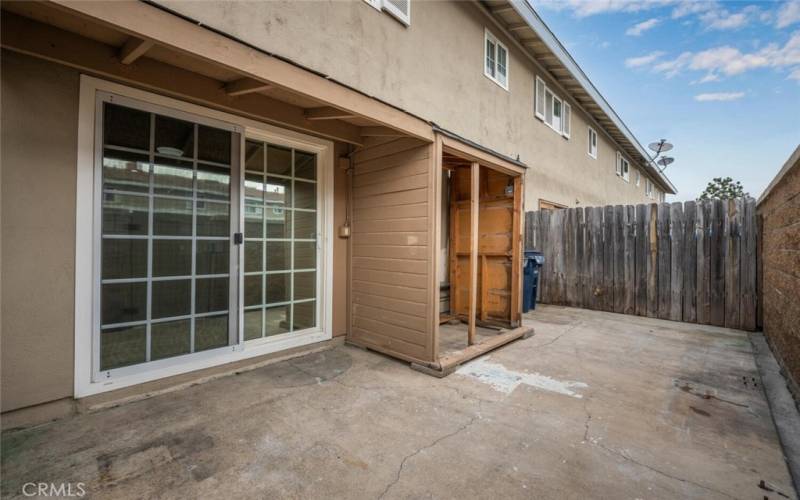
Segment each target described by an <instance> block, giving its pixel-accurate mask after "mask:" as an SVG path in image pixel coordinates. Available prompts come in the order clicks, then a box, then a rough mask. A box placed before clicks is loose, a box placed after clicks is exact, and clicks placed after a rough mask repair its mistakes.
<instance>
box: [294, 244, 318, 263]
mask: <svg viewBox="0 0 800 500" xmlns="http://www.w3.org/2000/svg"><path fill="white" fill-rule="evenodd" d="M294 268H295V269H316V268H317V244H316V242H313V241H297V242H295V244H294Z"/></svg>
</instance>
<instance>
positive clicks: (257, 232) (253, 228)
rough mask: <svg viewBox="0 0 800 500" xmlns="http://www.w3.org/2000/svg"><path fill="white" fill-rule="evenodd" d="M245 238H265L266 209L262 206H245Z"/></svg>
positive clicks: (246, 204) (247, 204)
mask: <svg viewBox="0 0 800 500" xmlns="http://www.w3.org/2000/svg"><path fill="white" fill-rule="evenodd" d="M244 236H245V237H246V238H261V237H263V236H264V207H263V206H262V205H252V204H249V203H245V205H244Z"/></svg>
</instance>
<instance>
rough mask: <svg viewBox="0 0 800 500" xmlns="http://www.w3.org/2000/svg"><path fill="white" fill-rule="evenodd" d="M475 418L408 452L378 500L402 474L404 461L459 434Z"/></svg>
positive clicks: (473, 421)
mask: <svg viewBox="0 0 800 500" xmlns="http://www.w3.org/2000/svg"><path fill="white" fill-rule="evenodd" d="M477 418H478V417H477V416H473V417H471V418H470V419H469V422H467V423H466V424H464V425H462V426H461V427H459V428H458V429H456V430H455V431H453V432H449V433H447V434H445V435H444V436H441V437H438V438H436V439H435V440H434V441H433V442H432V443H430V444H428V445H426V446H423V447H422V448H418V449H417V450H416V451H414V452H413V453H410V454H408V455H406V456H405V457H403V460H402V461H401V462H400V467H399V468H398V469H397V474H396V476H395V478H394V480H393V481H392V482H391V483H389V484H387V485H386V488H384V489H383V493H381V494H380V496H379V497H378V500H380V499H381V498H383V497H384V496H385V495H386V494H387V493H388V492H389V490H390V489H392V487H393V486H394V485H395V484H397V483H398V482H399V481H400V477H401V476H402V475H403V470H404V469H405V466H406V462H408V461H409V460H410V459H412V458H414V457H415V456H417V455H419V454H420V453H422V452H423V451H425V450H429V449H431V448H433V447H434V446H436V445H437V444H439V443H441V442H442V441H444V440H445V439H447V438H450V437H453V436H455V435H457V434H460V433H461V432H464V431H465V430H466V429H467V428H468V427H469V426H471V425H472V424H474V423H475V420H476V419H477Z"/></svg>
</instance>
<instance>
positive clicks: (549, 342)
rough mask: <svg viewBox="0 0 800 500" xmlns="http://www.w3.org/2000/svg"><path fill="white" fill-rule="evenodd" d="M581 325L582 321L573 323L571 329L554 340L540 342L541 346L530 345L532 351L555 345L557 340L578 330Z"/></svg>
mask: <svg viewBox="0 0 800 500" xmlns="http://www.w3.org/2000/svg"><path fill="white" fill-rule="evenodd" d="M582 325H583V322H582V321H579V322H577V323H575V324H574V325H572V326H571V327H569V328H567V330H566V331H564V332H561V333H560V334H559V335H558V336H556V337H555V338H554V339H552V340H549V341H547V342H542V343H541V344H534V345H532V346H531V347H532V348H534V349H537V348H540V347H547V346H549V345H550V344H554V343H555V342H556V341H557V340H558V339H560V338H561V337H563V336H564V335H566V334H568V333H570V332H571V331H573V330H575V329H576V328H578V327H579V326H582Z"/></svg>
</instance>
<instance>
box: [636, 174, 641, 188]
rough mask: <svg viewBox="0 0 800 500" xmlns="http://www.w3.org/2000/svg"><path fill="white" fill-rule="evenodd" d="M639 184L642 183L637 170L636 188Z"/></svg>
mask: <svg viewBox="0 0 800 500" xmlns="http://www.w3.org/2000/svg"><path fill="white" fill-rule="evenodd" d="M641 182H642V174H640V173H639V171H638V170H637V171H636V187H639V185H640V184H641Z"/></svg>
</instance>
